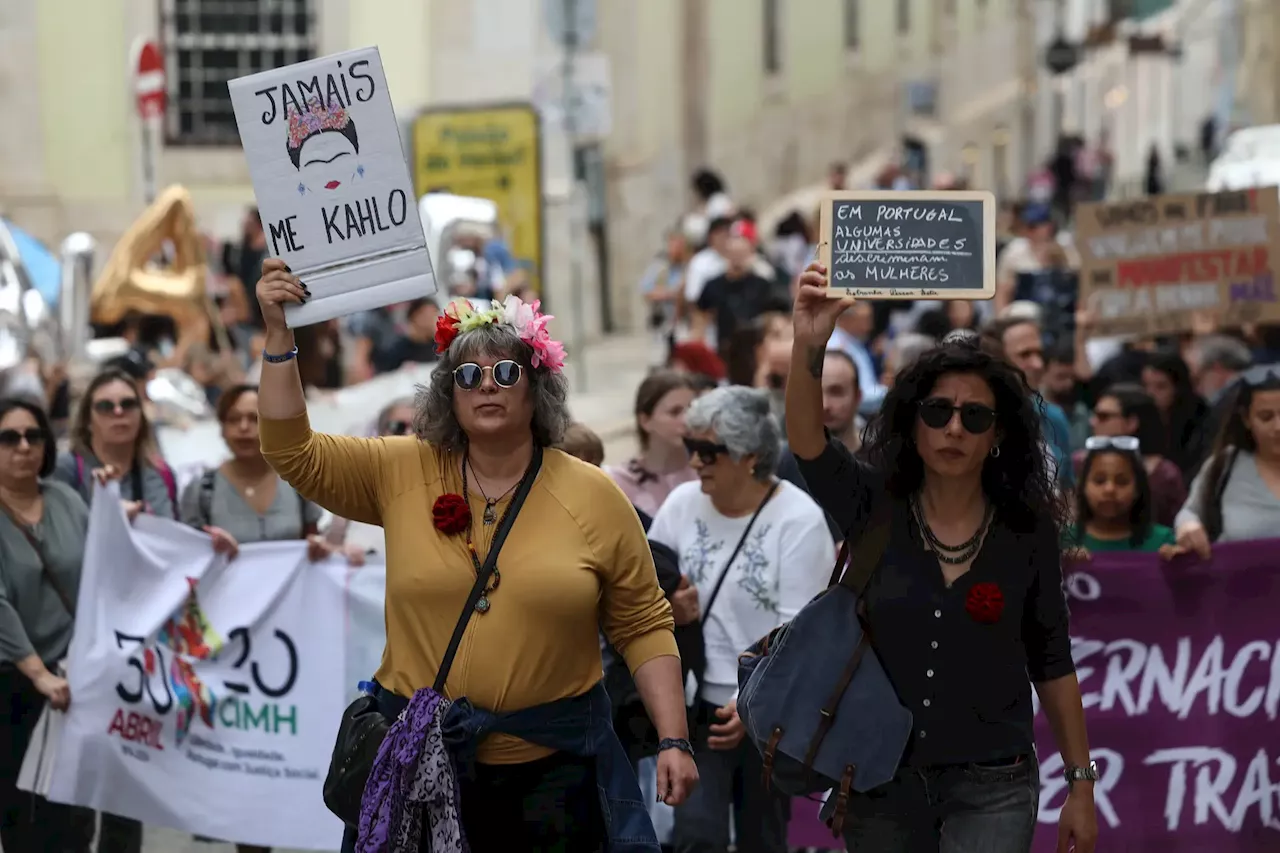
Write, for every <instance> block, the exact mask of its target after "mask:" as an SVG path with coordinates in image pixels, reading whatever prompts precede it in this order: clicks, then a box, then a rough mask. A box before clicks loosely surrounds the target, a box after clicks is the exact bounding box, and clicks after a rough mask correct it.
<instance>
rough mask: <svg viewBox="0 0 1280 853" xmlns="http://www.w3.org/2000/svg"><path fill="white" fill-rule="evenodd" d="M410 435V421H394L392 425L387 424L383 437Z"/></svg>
mask: <svg viewBox="0 0 1280 853" xmlns="http://www.w3.org/2000/svg"><path fill="white" fill-rule="evenodd" d="M408 434H409V422H408V421H392V422H391V423H389V424H387V428H386V430H385V431H384V432H383V435H408Z"/></svg>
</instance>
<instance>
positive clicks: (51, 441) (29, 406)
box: [0, 397, 58, 478]
mask: <svg viewBox="0 0 1280 853" xmlns="http://www.w3.org/2000/svg"><path fill="white" fill-rule="evenodd" d="M15 409H22V410H23V411H24V412H27V413H29V414H30V415H31V417H33V418H35V420H36V428H37V429H39V430H40V432H42V433H43V434H44V456H43V457H42V458H41V460H40V471H39V472H38V473H37V476H38V477H41V478H43V477H48V476H49V475H50V474H52V473H53V469H54V466H56V465H57V464H58V442H57V440H56V439H55V438H54V435H53V430H52V429H51V428H50V427H49V416H48V415H46V414H45V411H44V409H42V408H40V407H39V406H37V405H36V404H35V403H33V402H31V401H30V400H25V399H23V398H21V397H3V398H0V420H4V417H5V415H7V414H9V413H10V412H12V411H14V410H15Z"/></svg>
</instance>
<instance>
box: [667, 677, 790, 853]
mask: <svg viewBox="0 0 1280 853" xmlns="http://www.w3.org/2000/svg"><path fill="white" fill-rule="evenodd" d="M714 713H715V706H714V705H712V704H711V703H709V702H703V703H701V704H700V705H699V707H698V711H697V713H696V717H695V719H694V721H693V727H692V728H693V731H692V734H693V740H694V749H695V751H696V752H697V762H698V785H697V787H696V788H694V789H693V793H692V794H690V795H689V799H687V800H685V802H684V803H682V804H681V805H678V806H676V809H675V819H676V820H675V832H674V833H673V838H672V840H673V842H674V844H673V846H674V847H675V850H676V853H725V851H727V850H728V849H729V820H730V817H731V816H732V818H733V822H734V828H735V830H736V832H735V834H734V837H735V839H736V849H737V851H738V853H786V851H787V825H788V824H789V823H790V821H791V801H790V799H788V798H787V797H785V796H782V795H781V794H779V793H777V792H774V791H766V790H765V787H764V781H763V780H764V763H763V762H762V761H761V758H760V753H759V752H757V751H756V748H755V746H754V745H753V744H752V743H751V742H750V741H749V740H747V739H745V738H744V739H743V740H742V742H741V743H739V744H738V745H737V746H736V747H734V748H733V749H730V750H723V751H721V750H715V749H711V748H710V747H708V746H707V734H708V732H707V728H708V726H709V725H710V723H712V722H718V720H716V719H715V717H714V716H713V715H714Z"/></svg>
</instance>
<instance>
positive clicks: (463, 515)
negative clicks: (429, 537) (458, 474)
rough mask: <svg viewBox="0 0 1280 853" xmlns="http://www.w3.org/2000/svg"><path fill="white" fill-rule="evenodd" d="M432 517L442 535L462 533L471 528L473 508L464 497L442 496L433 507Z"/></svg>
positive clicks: (454, 495)
mask: <svg viewBox="0 0 1280 853" xmlns="http://www.w3.org/2000/svg"><path fill="white" fill-rule="evenodd" d="M431 517H432V519H433V520H434V521H435V523H436V530H439V531H440V532H441V533H446V534H449V535H452V534H454V533H461V532H462V531H464V530H466V529H467V528H468V527H470V526H471V507H469V506H467V502H466V500H465V499H464V498H463V497H462V495H456V494H452V493H450V494H446V495H441V496H440V497H438V498H436V502H435V505H434V506H432V507H431Z"/></svg>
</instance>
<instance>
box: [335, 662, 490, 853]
mask: <svg viewBox="0 0 1280 853" xmlns="http://www.w3.org/2000/svg"><path fill="white" fill-rule="evenodd" d="M450 707H451V703H450V702H449V700H448V699H445V698H444V697H443V696H441V695H440V694H439V693H436V692H435V691H434V690H432V689H430V688H425V687H424V688H423V689H421V690H419V691H417V692H416V693H414V694H413V698H412V699H411V700H409V705H408V706H407V707H406V708H405V709H404V711H403V712H402V713H401V714H400V716H399V717H398V718H397V719H396V721H395V722H394V723H393V724H392V725H391V727H390V729H388V730H387V736H386V739H385V740H383V742H382V746H381V747H379V749H378V756H377V758H376V759H375V760H374V764H373V769H372V770H371V771H370V772H369V782H368V784H367V785H366V786H365V790H364V798H363V800H362V801H361V804H360V826H359V834H358V835H357V838H356V850H357V853H418V851H419V850H421V849H423V848H422V834H423V832H424V831H425V832H426V833H427V834H428V838H429V840H430V846H429V848H428V849H430V850H431V851H432V853H466V851H467V850H468V847H467V841H466V837H465V836H464V835H463V832H462V819H461V809H460V804H459V803H460V801H459V796H458V774H457V768H456V766H455V764H454V759H453V756H452V754H451V751H450V749H449V747H448V745H447V744H446V741H445V733H444V721H445V715H446V714H447V713H448V712H449V708H450Z"/></svg>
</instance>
